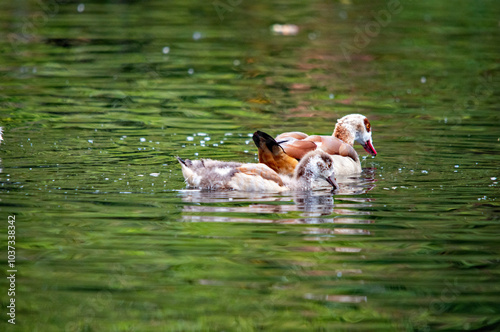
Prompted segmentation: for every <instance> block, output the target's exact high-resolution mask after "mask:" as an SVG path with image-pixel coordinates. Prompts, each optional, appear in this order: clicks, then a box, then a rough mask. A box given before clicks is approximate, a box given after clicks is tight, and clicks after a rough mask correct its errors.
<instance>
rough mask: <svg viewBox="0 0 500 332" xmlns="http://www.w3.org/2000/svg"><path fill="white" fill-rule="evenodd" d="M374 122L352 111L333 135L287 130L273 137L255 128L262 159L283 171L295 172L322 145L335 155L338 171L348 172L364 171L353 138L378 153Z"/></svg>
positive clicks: (372, 152)
mask: <svg viewBox="0 0 500 332" xmlns="http://www.w3.org/2000/svg"><path fill="white" fill-rule="evenodd" d="M371 134H372V133H371V125H370V122H369V121H368V119H367V118H366V117H365V116H363V115H361V114H350V115H346V116H345V117H343V118H341V119H339V120H338V121H337V124H336V126H335V130H334V133H333V134H332V136H319V135H312V136H309V135H307V134H305V133H302V132H296V131H295V132H287V133H283V134H280V135H278V136H277V137H276V140H275V139H273V138H272V137H271V136H269V135H268V134H266V133H263V132H261V131H256V132H255V133H254V136H253V140H254V142H255V145H256V146H257V148H258V150H259V162H261V163H264V164H266V165H267V166H269V167H270V168H272V169H273V170H274V171H276V172H277V173H280V174H289V175H290V174H292V173H293V170H294V169H295V167H296V165H297V160H300V159H302V158H303V156H304V155H305V154H306V153H308V152H310V151H314V150H316V149H321V150H323V151H325V152H327V153H328V154H330V155H331V156H332V157H333V158H334V161H335V162H334V165H335V173H336V174H337V175H348V174H355V173H359V172H361V163H360V160H359V157H358V154H357V152H356V150H354V148H353V144H354V141H358V142H359V143H360V144H361V145H362V146H363V148H364V149H365V150H366V151H367V152H368V153H370V154H371V155H373V156H375V155H376V154H377V152H376V150H375V148H374V147H373V144H372V135H371Z"/></svg>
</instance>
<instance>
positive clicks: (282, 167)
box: [253, 130, 314, 175]
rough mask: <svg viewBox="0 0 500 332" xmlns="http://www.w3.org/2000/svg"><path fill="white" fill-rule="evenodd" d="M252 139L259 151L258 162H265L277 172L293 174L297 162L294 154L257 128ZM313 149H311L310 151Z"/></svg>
mask: <svg viewBox="0 0 500 332" xmlns="http://www.w3.org/2000/svg"><path fill="white" fill-rule="evenodd" d="M253 141H254V143H255V145H256V146H257V149H258V151H259V153H258V154H259V162H260V163H262V164H266V165H267V166H269V167H270V168H271V169H272V170H273V171H275V172H276V173H279V174H289V175H291V174H293V171H294V169H295V167H296V166H297V164H298V163H299V162H298V160H297V159H296V157H295V156H290V155H288V154H287V153H285V151H284V150H283V148H282V147H281V146H280V145H279V144H278V143H277V142H276V140H275V139H274V138H273V137H271V136H270V135H268V134H266V133H264V132H262V131H259V130H257V131H256V132H255V133H254V134H253ZM312 150H314V149H311V151H312Z"/></svg>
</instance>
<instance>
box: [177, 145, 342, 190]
mask: <svg viewBox="0 0 500 332" xmlns="http://www.w3.org/2000/svg"><path fill="white" fill-rule="evenodd" d="M176 158H177V160H178V161H179V163H180V164H181V167H182V175H183V176H184V179H185V181H186V184H187V185H188V186H189V187H192V188H198V189H205V190H228V189H229V190H241V191H274V192H282V191H288V190H311V189H316V188H319V187H321V185H322V183H321V182H322V181H319V180H321V179H323V180H325V181H326V182H328V183H329V184H330V185H331V186H332V187H333V189H337V188H338V184H337V182H336V181H335V178H334V176H333V160H332V157H331V156H330V155H328V154H327V153H325V152H324V151H321V150H317V151H312V152H310V153H307V154H305V155H304V157H303V158H302V160H301V161H300V163H298V165H297V167H296V170H295V172H294V173H293V176H292V177H290V176H286V175H279V174H278V173H276V172H275V171H273V170H272V169H271V168H269V167H268V166H266V165H264V164H243V163H238V162H225V161H219V160H211V159H200V160H189V159H181V158H179V157H176ZM325 184H326V183H325Z"/></svg>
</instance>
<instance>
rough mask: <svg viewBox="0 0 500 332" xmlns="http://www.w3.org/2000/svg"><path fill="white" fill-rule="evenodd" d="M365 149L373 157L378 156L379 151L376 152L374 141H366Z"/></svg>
mask: <svg viewBox="0 0 500 332" xmlns="http://www.w3.org/2000/svg"><path fill="white" fill-rule="evenodd" d="M363 148H364V149H365V151H366V152H368V153H369V154H371V155H372V156H376V155H377V151H376V150H375V148H374V147H373V144H372V141H371V140H369V141H366V143H365V144H363Z"/></svg>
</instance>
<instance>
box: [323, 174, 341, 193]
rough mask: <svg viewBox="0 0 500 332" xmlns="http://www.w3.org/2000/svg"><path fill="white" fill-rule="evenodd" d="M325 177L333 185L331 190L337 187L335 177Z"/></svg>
mask: <svg viewBox="0 0 500 332" xmlns="http://www.w3.org/2000/svg"><path fill="white" fill-rule="evenodd" d="M325 179H326V181H327V182H328V183H329V184H330V185H331V186H332V187H333V190H337V189H339V184H338V183H337V181H336V180H335V178H334V177H333V176H329V177H327V178H325Z"/></svg>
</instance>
